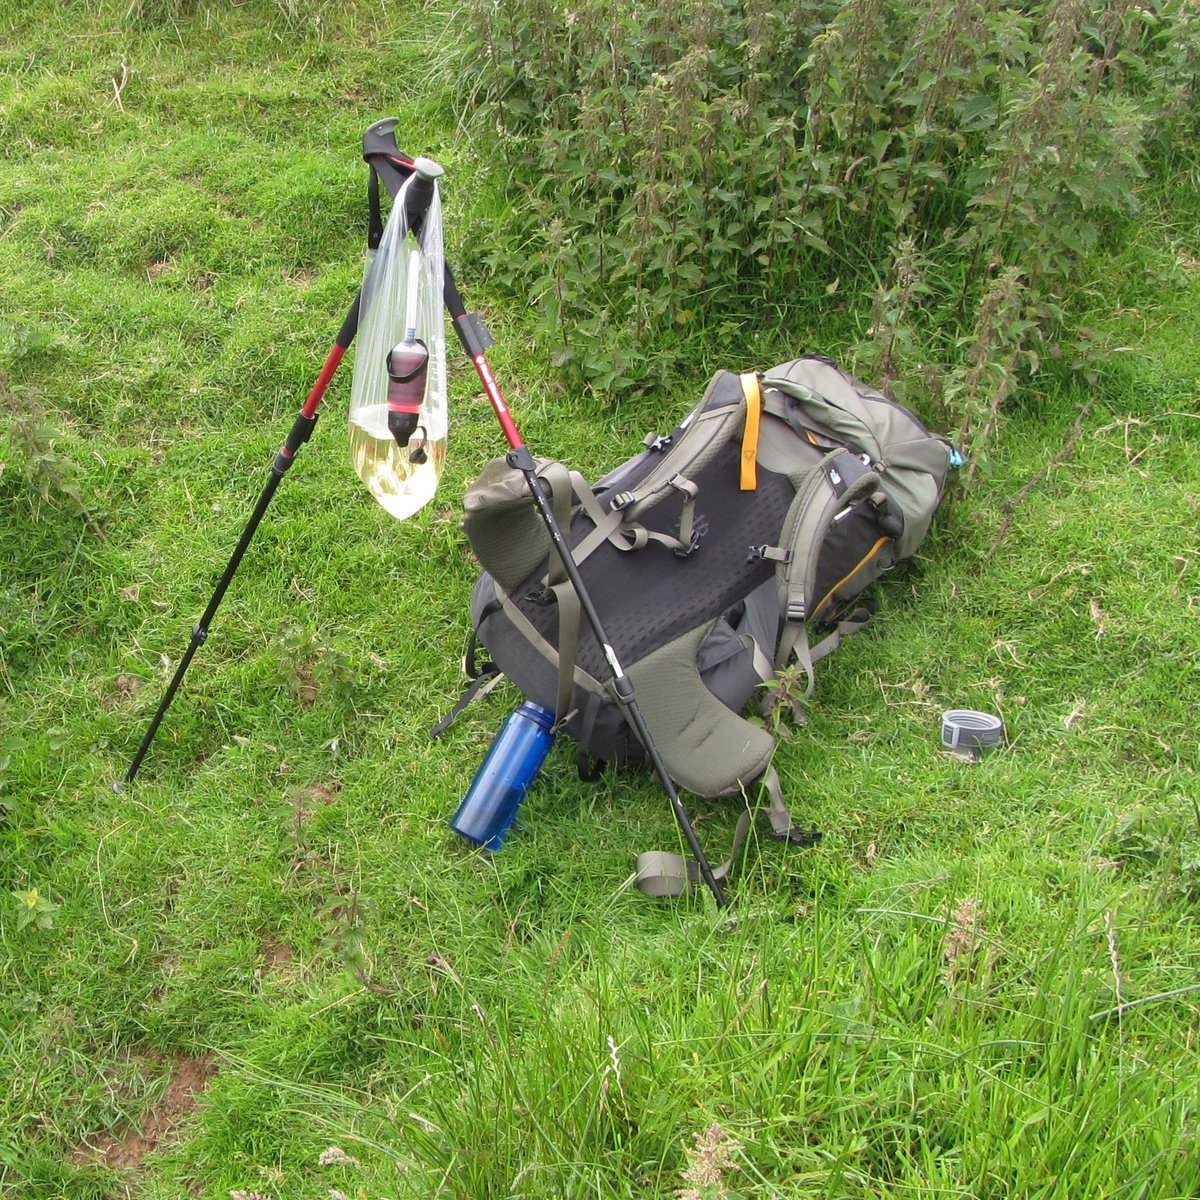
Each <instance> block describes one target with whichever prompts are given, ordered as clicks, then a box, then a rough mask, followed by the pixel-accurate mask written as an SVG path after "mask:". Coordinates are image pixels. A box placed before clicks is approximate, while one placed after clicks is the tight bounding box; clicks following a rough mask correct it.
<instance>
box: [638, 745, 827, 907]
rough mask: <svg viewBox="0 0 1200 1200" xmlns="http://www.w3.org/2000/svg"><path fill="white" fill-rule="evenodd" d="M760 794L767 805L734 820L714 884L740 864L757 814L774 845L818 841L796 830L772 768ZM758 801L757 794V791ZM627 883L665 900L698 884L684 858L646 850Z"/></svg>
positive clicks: (693, 866) (692, 865)
mask: <svg viewBox="0 0 1200 1200" xmlns="http://www.w3.org/2000/svg"><path fill="white" fill-rule="evenodd" d="M759 783H760V785H761V789H762V791H765V792H766V794H767V797H768V802H767V804H766V805H763V804H762V803H761V802H760V803H758V804H755V805H754V806H753V807H752V808H747V809H746V810H745V811H744V812H743V813H742V815H741V816H740V817H738V823H737V827H736V828H735V829H734V832H733V847H732V848H731V850H730V852H729V857H728V858H727V859H726V860H725V861H724V862H723V863H722V864H721V865H720V866H719V867H716V868H714V870H713V875H714V876H715V877H716V879H717V881H718V883H724V882H725V881H726V880H727V879H729V877H730V875H731V874H732V873H733V871H734V870H735V868H736V867H737V865H738V863H739V862H740V861H741V857H742V849H743V847H744V846H745V844H746V838H747V836H748V835H749V833H750V826H751V825H752V824H753V822H754V818H755V817H756V816H758V814H759V813H760V812H765V813H766V814H767V816H768V817H769V819H770V822H771V837H773V838H774V839H775V840H776V841H781V842H791V843H792V845H795V846H811V845H812V844H813V843H814V842H817V841H819V840H820V838H821V834H820V833H819V832H818V831H817V830H814V829H798V828H797V827H796V826H795V825H794V824H793V823H792V818H791V815H790V814H789V813H788V810H787V805H786V803H785V802H784V799H783V787H782V785H781V784H780V782H779V776H778V775H777V774H776V772H775V768H774V767H768V768H767V769H766V771H765V772H764V773H763V776H762V779H761V780H760V781H759ZM760 797H761V791H760ZM629 882H631V883H633V884H635V885H636V887H637V889H638V891H640V892H641V893H642V895H644V896H665V897H667V898H669V899H675V898H677V897H679V896H682V895H685V894H686V893H687V892H688V891H690V890H691V889H692V888H693V887H694V886H695V885H696V884H698V883H699V882H700V867H699V865H698V864H697V863H696V862H695V861H694V860H693V859H689V858H684V857H683V855H681V854H672V853H670V852H669V851H665V850H648V851H646V852H645V853H643V854H639V855H638V857H637V870H636V871H634V873H633V875H632V876H631V877H630V880H629Z"/></svg>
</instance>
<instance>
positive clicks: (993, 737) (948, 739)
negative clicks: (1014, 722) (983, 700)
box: [942, 708, 1004, 758]
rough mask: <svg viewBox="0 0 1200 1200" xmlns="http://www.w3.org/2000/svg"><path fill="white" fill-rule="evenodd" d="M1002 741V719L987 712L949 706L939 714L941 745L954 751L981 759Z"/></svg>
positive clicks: (1001, 743)
mask: <svg viewBox="0 0 1200 1200" xmlns="http://www.w3.org/2000/svg"><path fill="white" fill-rule="evenodd" d="M1003 744H1004V722H1003V721H1001V720H1000V718H999V717H994V716H992V714H991V713H984V712H976V711H974V710H973V709H970V708H953V709H951V710H950V711H949V712H946V713H943V714H942V745H943V746H945V748H946V749H947V750H953V751H954V752H955V753H956V754H963V755H966V756H967V757H969V758H982V757H983V756H984V755H985V754H987V753H988V752H989V751H991V750H994V749H995V748H996V747H997V746H1000V745H1003Z"/></svg>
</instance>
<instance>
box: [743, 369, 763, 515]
mask: <svg viewBox="0 0 1200 1200" xmlns="http://www.w3.org/2000/svg"><path fill="white" fill-rule="evenodd" d="M739 378H740V381H741V385H742V395H743V396H745V398H746V426H745V428H744V429H743V430H742V459H741V464H742V465H741V479H740V487H741V490H742V491H743V492H753V491H755V490H756V489H757V487H758V427H759V419H760V417H761V416H762V388H761V387H760V386H759V382H758V376H757V375H755V374H746V375H742V376H740V377H739Z"/></svg>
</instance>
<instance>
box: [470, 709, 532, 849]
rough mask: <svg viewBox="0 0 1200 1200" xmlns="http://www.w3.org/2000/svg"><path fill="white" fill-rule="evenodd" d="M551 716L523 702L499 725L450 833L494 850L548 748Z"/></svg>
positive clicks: (502, 840)
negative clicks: (498, 729)
mask: <svg viewBox="0 0 1200 1200" xmlns="http://www.w3.org/2000/svg"><path fill="white" fill-rule="evenodd" d="M553 726H554V714H553V713H552V712H550V710H549V709H545V708H542V707H541V705H539V704H534V703H533V701H531V700H526V701H525V703H524V704H522V705H521V707H520V708H518V709H517V710H516V712H514V713H512V714H511V715H510V716H509V717H508V719H507V720H506V721H505V722H504V724H503V725H501V726H500V732H499V733H498V734H496V736H495V737H494V738H493V739H492V744H491V747H490V749H489V750H488V752H487V757H486V758H485V759H484V760H483V762H482V763H481V764H480V767H479V770H478V771H476V772H475V778H474V779H472V780H471V786H470V787H469V788H468V789H467V794H466V796H465V797H464V799H463V802H462V803H461V804H460V805H459V806H458V812H456V813H455V814H454V816H453V817H451V818H450V828H451V829H453V830H454V832H455V833H457V834H459V835H460V836H461V837H465V838H466V839H467V841H469V842H474V843H475V845H477V846H483V847H484V848H485V849H487V850H499V849H500V847H501V846H502V845H503V843H504V835H505V834H506V833H507V832H508V827H509V826H510V825H511V824H512V823H513V818H514V817H515V816H516V815H517V809H518V808H520V806H521V801H522V800H524V799H525V793H526V792H528V791H529V788H530V785H531V784H532V783H533V781H534V779H535V778H537V773H538V772H539V771H540V770H541V769H542V763H544V762H545V761H546V755H547V754H549V753H550V747H551V746H552V745H553V744H554V733H553V732H552V730H553Z"/></svg>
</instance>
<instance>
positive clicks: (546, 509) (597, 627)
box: [505, 446, 726, 908]
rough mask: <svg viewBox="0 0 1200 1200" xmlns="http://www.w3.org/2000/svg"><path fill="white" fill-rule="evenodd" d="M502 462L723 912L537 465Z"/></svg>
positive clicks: (520, 457) (519, 454) (516, 453)
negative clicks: (536, 517)
mask: <svg viewBox="0 0 1200 1200" xmlns="http://www.w3.org/2000/svg"><path fill="white" fill-rule="evenodd" d="M505 461H506V462H507V463H508V465H509V466H510V467H515V468H516V469H517V470H518V471H520V472H521V474H522V475H524V476H525V482H526V484H527V485H528V487H529V493H530V495H531V496H532V497H533V500H534V503H535V504H536V505H537V509H538V512H539V513H540V514H541V517H542V521H543V523H544V524H545V526H546V532H547V533H549V535H550V539H551V541H552V542H553V543H554V548H555V550H556V551H557V553H558V556H559V558H561V559H562V564H563V568H564V570H565V571H566V574H567V578H568V579H569V580H570V582H571V586H572V587H573V588H574V589H575V595H576V596H577V597H578V599H579V607H580V609H581V610H582V611H583V615H584V616H585V617H586V618H587V623H588V624H589V625H590V626H591V629H592V633H594V634H595V636H596V640H597V641H598V642H599V643H600V646H601V648H602V649H603V651H604V657H605V659H606V660H607V662H608V666H609V669H610V670H611V671H612V689H613V695H614V696H615V697H616V699H617V703H619V704H620V705H621V707H622V708H623V709H624V710H625V712H626V714H627V715H628V717H629V720H630V722H631V723H632V725H633V728H634V731H635V732H636V733H637V736H638V740H639V741H640V742H641V743H642V746H643V747H644V749H645V751H646V755H647V757H648V758H649V759H650V765H651V767H652V768H653V770H654V773H655V775H657V776H658V779H659V782H660V783H661V784H662V787H663V791H664V792H666V794H667V800H668V801H669V802H670V805H671V811H672V812H673V813H674V814H675V821H676V823H677V824H678V825H679V829H680V832H682V834H683V837H684V840H685V841H686V842H687V845H688V849H689V850H690V851H691V853H692V857H693V858H694V859H695V860H696V865H697V867H698V868H699V870H700V878H701V879H702V880H703V881H704V883H705V885H706V886H707V887H708V890H709V891H710V892H712V894H713V899H714V900H716V902H717V907H718V908H724V907H725V905H726V900H725V895H724V893H723V892H722V891H721V885H720V883H719V882H718V881H717V877H716V876H715V875H714V874H713V869H712V865H711V864H710V863H709V861H708V856H707V855H706V854H705V853H704V847H703V846H701V845H700V839H699V838H698V837H697V836H696V830H695V828H694V827H693V825H692V822H691V820H690V819H689V818H688V815H687V809H686V808H684V806H683V801H682V800H681V799H680V798H679V792H678V790H677V789H676V787H675V781H674V780H673V779H672V778H671V775H670V772H669V771H668V770H667V764H666V763H664V762H663V760H662V755H660V754H659V752H658V747H657V746H656V745H655V742H654V738H653V736H652V735H651V733H650V729H649V726H647V724H646V718H645V717H644V716H643V715H642V709H641V706H640V705H639V704H638V702H637V696H636V694H635V692H634V688H633V680H631V679H630V678H629V676H628V675H626V674H625V669H624V668H623V667H622V666H621V663H620V660H619V659H618V658H617V655H616V652H615V651H614V650H613V648H612V643H611V642H610V641H609V640H608V635H607V634H606V633H605V632H604V625H603V622H602V621H601V619H600V614H599V613H598V612H597V611H596V607H595V605H594V604H593V603H592V598H591V595H590V594H589V593H588V590H587V587H586V585H585V584H584V582H583V578H582V576H581V575H580V573H579V566H578V564H577V563H576V562H575V556H574V554H572V553H571V548H570V546H568V545H567V541H566V539H565V538H564V537H563V533H562V529H561V528H560V526H559V524H558V519H557V518H556V517H555V515H554V509H553V508H552V507H551V501H550V499H549V497H548V496H547V495H546V492H545V489H544V487H543V485H542V481H541V480H540V479H539V478H538V476H537V464H536V463H535V462H534V460H533V455H532V454H530V452H529V447H528V446H520V447H517V448H514V449H512V450H510V451H509V452H508V454H507V455H506V456H505Z"/></svg>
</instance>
